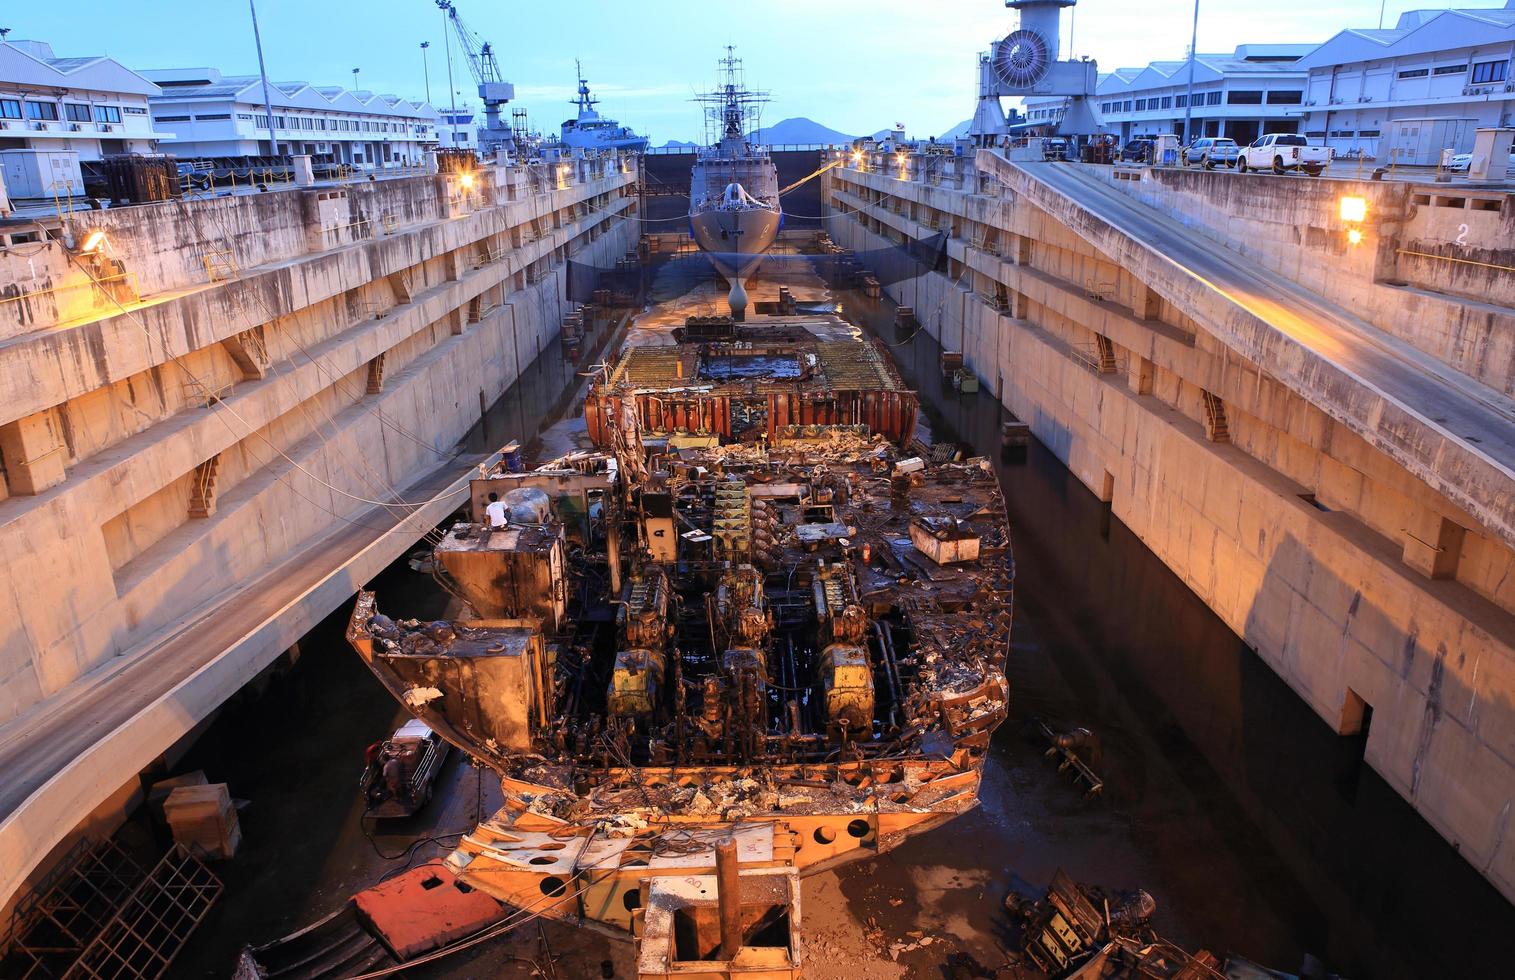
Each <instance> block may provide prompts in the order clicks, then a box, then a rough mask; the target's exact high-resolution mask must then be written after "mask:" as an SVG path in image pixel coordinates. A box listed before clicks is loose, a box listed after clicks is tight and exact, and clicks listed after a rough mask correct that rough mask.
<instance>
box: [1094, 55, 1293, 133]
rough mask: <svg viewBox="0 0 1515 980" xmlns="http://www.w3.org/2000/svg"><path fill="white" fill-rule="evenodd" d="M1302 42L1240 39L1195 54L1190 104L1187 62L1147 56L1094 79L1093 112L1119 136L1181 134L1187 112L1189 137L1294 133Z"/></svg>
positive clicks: (1106, 128) (1108, 129) (1185, 60)
mask: <svg viewBox="0 0 1515 980" xmlns="http://www.w3.org/2000/svg"><path fill="white" fill-rule="evenodd" d="M1311 49H1312V45H1308V44H1242V45H1238V46H1237V48H1236V50H1235V51H1232V52H1230V53H1229V54H1201V55H1200V56H1199V57H1197V58H1195V59H1194V85H1193V91H1194V95H1193V99H1194V104H1193V106H1190V105H1189V98H1190V96H1189V88H1190V86H1189V61H1188V59H1187V58H1185V59H1181V60H1178V61H1154V62H1152V63H1151V64H1149V65H1147V66H1146V67H1145V68H1140V69H1130V68H1123V69H1121V70H1119V71H1115V72H1111V73H1110V74H1109V75H1108V76H1106V77H1105V78H1103V79H1101V80H1100V83H1099V87H1098V88H1097V89H1095V96H1096V102H1097V104H1096V106H1095V108H1096V109H1097V112H1096V116H1097V118H1099V119H1100V120H1101V121H1102V123H1103V125H1104V127H1105V130H1106V132H1111V133H1117V134H1119V136H1120V138H1121V139H1122V140H1127V139H1131V138H1132V137H1135V136H1155V135H1157V134H1160V133H1177V134H1179V135H1180V136H1181V135H1183V132H1184V119H1185V116H1186V113H1187V114H1188V115H1189V117H1190V118H1191V119H1192V122H1191V123H1190V125H1191V127H1192V131H1193V135H1194V136H1196V137H1199V136H1229V137H1231V138H1232V139H1234V140H1235V141H1236V142H1237V143H1242V144H1245V143H1250V142H1252V141H1253V140H1254V139H1256V138H1257V137H1258V136H1261V135H1262V134H1263V133H1293V132H1297V131H1298V127H1299V120H1300V119H1301V118H1302V117H1303V115H1304V110H1303V107H1302V106H1303V102H1304V78H1305V76H1304V72H1303V71H1301V70H1300V69H1299V59H1301V58H1303V57H1304V56H1305V55H1306V54H1308V53H1309V52H1310V51H1311Z"/></svg>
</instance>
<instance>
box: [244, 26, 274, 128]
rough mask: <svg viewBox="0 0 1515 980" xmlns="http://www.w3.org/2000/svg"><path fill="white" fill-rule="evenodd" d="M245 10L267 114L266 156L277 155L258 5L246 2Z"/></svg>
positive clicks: (272, 105) (272, 107)
mask: <svg viewBox="0 0 1515 980" xmlns="http://www.w3.org/2000/svg"><path fill="white" fill-rule="evenodd" d="M247 9H248V11H249V12H250V13H251V14H252V27H253V44H254V46H256V47H257V49H258V76H259V77H260V78H261V79H262V80H263V110H264V111H265V112H267V113H268V155H269V156H270V157H276V156H278V155H279V137H278V136H277V135H276V134H275V133H274V103H273V100H272V99H270V98H269V97H268V66H267V65H265V64H264V63H263V36H262V35H261V34H259V33H258V5H257V4H256V3H254V2H253V0H247Z"/></svg>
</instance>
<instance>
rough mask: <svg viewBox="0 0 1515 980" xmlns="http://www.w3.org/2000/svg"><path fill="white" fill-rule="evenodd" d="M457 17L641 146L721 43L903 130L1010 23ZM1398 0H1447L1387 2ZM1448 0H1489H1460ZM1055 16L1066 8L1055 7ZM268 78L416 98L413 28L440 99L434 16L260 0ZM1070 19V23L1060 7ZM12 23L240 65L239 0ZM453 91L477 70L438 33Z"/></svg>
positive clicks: (757, 13) (1204, 40)
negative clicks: (586, 90)
mask: <svg viewBox="0 0 1515 980" xmlns="http://www.w3.org/2000/svg"><path fill="white" fill-rule="evenodd" d="M457 4H458V8H459V12H460V13H461V14H462V16H463V19H464V20H465V21H466V22H467V23H468V25H469V26H470V27H472V28H473V29H474V30H475V31H476V32H478V34H479V35H480V36H482V37H483V38H484V39H486V40H488V41H491V42H492V43H493V45H494V48H495V51H496V56H497V58H498V60H499V62H500V66H501V69H502V71H503V73H504V75H505V77H506V79H507V80H508V81H511V82H513V83H514V84H515V86H516V95H517V98H516V102H517V104H518V105H519V106H521V107H524V108H526V109H527V110H528V111H529V112H530V114H531V115H530V120H531V124H532V126H533V128H538V129H552V130H554V131H555V130H556V127H557V125H558V124H559V123H560V122H561V121H562V120H563V119H564V118H566V117H567V116H568V115H570V114H571V112H572V109H571V108H570V107H569V105H568V100H569V99H570V98H571V97H572V95H573V91H574V59H575V58H579V59H581V60H582V61H583V62H584V71H585V74H586V75H587V76H588V77H589V79H590V83H591V85H592V87H593V88H594V90H595V93H596V94H597V95H598V96H599V97H600V98H601V99H602V100H603V102H602V104H601V106H600V109H601V111H602V112H603V113H605V114H606V115H608V116H612V117H614V118H617V119H619V120H620V121H621V122H623V123H625V124H628V125H631V126H633V127H634V128H636V129H637V130H638V131H641V132H644V133H647V134H649V135H651V136H652V138H653V141H654V142H655V143H662V142H665V141H667V140H670V139H681V140H692V139H698V138H700V136H701V133H702V124H701V116H700V113H699V109H698V107H697V106H694V105H692V104H690V102H689V101H688V100H689V98H690V96H691V95H692V94H693V93H694V92H695V91H697V90H700V89H702V88H705V87H708V86H709V85H710V84H711V83H712V82H713V81H714V78H715V70H716V59H717V58H719V57H720V55H721V53H722V52H721V49H722V47H723V46H724V45H726V44H728V43H729V44H735V45H736V46H737V54H738V56H739V57H742V58H743V59H744V60H745V62H746V67H747V73H748V80H749V83H751V84H754V85H755V86H757V87H761V88H764V89H767V90H769V91H770V92H771V93H772V96H773V101H772V102H771V103H770V104H769V105H768V106H767V107H766V109H765V111H764V115H763V121H764V122H765V123H773V122H777V121H779V120H781V119H785V118H788V117H791V116H807V117H809V118H811V119H814V120H816V121H817V122H820V123H823V124H825V125H827V126H830V127H832V128H834V129H838V130H841V131H843V132H846V133H850V134H860V133H868V132H873V131H875V130H878V129H882V128H884V127H887V126H890V125H892V124H893V123H895V122H903V123H905V124H906V125H907V126H908V127H909V130H910V132H911V134H912V135H915V136H928V135H933V134H935V133H938V132H942V131H944V130H946V129H947V128H949V127H950V126H953V125H954V124H956V123H958V122H960V121H962V120H963V119H966V118H967V117H969V116H970V115H971V114H972V112H973V103H974V98H975V80H974V70H975V55H976V53H977V52H979V51H981V50H985V49H986V48H987V47H988V45H989V43H990V42H991V41H992V40H994V39H995V38H997V37H1000V36H1003V35H1004V34H1006V33H1008V32H1009V31H1010V30H1011V29H1013V28H1014V27H1015V25H1016V22H1017V19H1016V14H1015V12H1014V11H1011V10H1006V9H1005V7H1004V5H1003V2H1002V0H935V2H925V0H747V2H744V3H730V2H712V0H704V2H701V0H630V2H626V0H623V2H619V3H616V2H610V0H562V2H556V3H531V4H524V3H508V2H502V0H457ZM1380 6H1381V3H1380V0H1268V2H1267V3H1257V2H1240V0H1200V22H1199V49H1200V50H1201V51H1203V52H1211V51H1229V50H1231V49H1232V48H1234V47H1235V46H1236V45H1237V44H1241V43H1270V42H1271V43H1286V42H1289V43H1299V42H1320V41H1324V40H1325V39H1326V38H1328V37H1330V36H1331V35H1332V34H1335V33H1336V32H1337V31H1338V30H1341V29H1342V28H1344V27H1376V26H1377V25H1378V20H1379V10H1380ZM1384 6H1386V7H1387V11H1386V13H1385V15H1384V25H1385V26H1386V27H1387V26H1392V25H1393V23H1394V21H1395V20H1396V19H1397V18H1398V16H1399V13H1400V12H1401V11H1404V10H1411V9H1420V8H1431V7H1435V8H1440V7H1448V6H1454V4H1452V3H1437V2H1420V3H1413V2H1396V0H1388V2H1387V3H1386V4H1385V5H1384ZM1455 6H1462V7H1477V6H1488V7H1496V6H1502V0H1462V2H1460V3H1457V4H1455ZM1193 9H1194V8H1193V4H1192V2H1191V0H1145V2H1132V0H1081V2H1080V3H1079V4H1078V6H1077V7H1076V8H1074V9H1073V10H1072V11H1071V12H1065V13H1064V15H1063V29H1062V35H1063V53H1064V55H1065V56H1066V55H1067V53H1068V48H1069V45H1070V42H1071V46H1072V53H1073V54H1074V55H1078V56H1088V57H1092V58H1095V59H1096V60H1097V61H1098V62H1099V65H1100V68H1101V69H1102V70H1106V71H1108V70H1110V69H1113V68H1118V67H1123V66H1131V65H1144V64H1146V63H1147V62H1149V61H1152V60H1154V59H1178V58H1182V57H1183V56H1184V53H1185V50H1186V48H1187V46H1188V43H1189V30H1190V18H1191V17H1192V15H1193ZM1070 13H1071V15H1072V16H1071V17H1070ZM258 17H259V23H260V26H261V28H262V34H263V45H264V54H265V56H266V57H267V59H268V70H269V77H270V79H271V80H273V81H289V80H295V79H299V80H304V81H309V82H312V83H315V84H326V85H332V84H335V85H347V86H349V87H351V84H352V79H353V76H352V69H353V68H359V69H361V72H360V74H359V87H361V88H367V89H372V90H375V91H379V92H394V93H396V94H400V95H405V96H408V97H412V98H420V97H423V96H424V95H425V91H426V88H425V84H424V82H423V74H422V52H421V49H420V46H419V45H420V42H421V41H430V42H431V48H430V50H429V53H428V54H429V61H430V79H431V97H432V102H433V104H436V105H439V106H445V105H446V103H447V89H448V85H447V64H446V55H445V50H444V45H443V19H442V17H443V15H442V14H441V12H440V11H439V10H438V9H437V7H436V5H435V3H434V2H433V0H363V2H353V0H337V2H334V3H312V2H310V0H258ZM1070 21H1071V24H1070ZM0 27H8V28H10V29H11V34H10V38H11V40H19V39H22V38H29V39H37V40H44V41H49V42H51V43H52V45H53V47H54V50H55V51H56V53H57V54H58V55H59V56H61V57H70V56H80V55H96V54H108V55H110V56H111V57H113V58H115V59H117V60H118V61H121V62H122V63H124V64H126V65H127V66H129V67H132V68H179V67H185V66H190V65H195V66H200V65H209V66H212V67H216V68H219V69H221V70H222V71H223V72H224V73H226V74H254V73H256V71H257V56H256V52H255V50H254V48H253V41H252V29H251V22H250V20H249V17H248V9H247V2H246V0H200V2H199V3H196V4H186V3H184V2H183V0H132V2H129V3H122V2H120V0H112V2H103V0H73V2H70V3H58V4H50V5H48V4H38V3H28V4H20V3H5V4H3V9H0ZM453 41H454V43H453V51H452V54H453V66H452V74H453V83H454V87H455V88H456V89H457V90H458V91H459V92H460V95H459V100H460V103H459V104H462V101H464V100H468V101H473V102H475V103H476V102H477V99H476V98H471V96H472V93H473V91H474V83H473V80H472V78H471V77H470V76H469V74H468V69H467V66H466V65H465V64H464V62H463V60H462V57H461V54H460V53H459V51H458V47H457V44H456V43H455V42H456V39H455V38H454V39H453Z"/></svg>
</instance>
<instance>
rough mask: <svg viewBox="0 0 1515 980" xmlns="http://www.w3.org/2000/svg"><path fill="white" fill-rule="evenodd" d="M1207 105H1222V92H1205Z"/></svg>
mask: <svg viewBox="0 0 1515 980" xmlns="http://www.w3.org/2000/svg"><path fill="white" fill-rule="evenodd" d="M1205 105H1220V93H1219V92H1206V93H1205Z"/></svg>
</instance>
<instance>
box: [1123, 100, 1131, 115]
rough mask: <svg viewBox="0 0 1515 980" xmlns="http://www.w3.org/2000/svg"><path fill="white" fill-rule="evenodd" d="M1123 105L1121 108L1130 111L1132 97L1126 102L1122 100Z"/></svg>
mask: <svg viewBox="0 0 1515 980" xmlns="http://www.w3.org/2000/svg"><path fill="white" fill-rule="evenodd" d="M1121 105H1122V106H1124V108H1123V109H1122V110H1121V111H1122V112H1130V111H1131V100H1130V99H1127V100H1126V101H1125V102H1122V103H1121Z"/></svg>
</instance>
